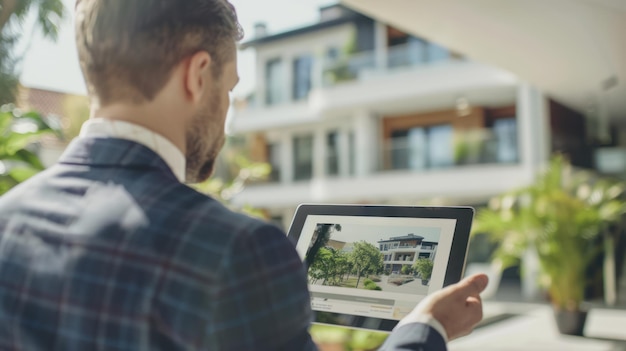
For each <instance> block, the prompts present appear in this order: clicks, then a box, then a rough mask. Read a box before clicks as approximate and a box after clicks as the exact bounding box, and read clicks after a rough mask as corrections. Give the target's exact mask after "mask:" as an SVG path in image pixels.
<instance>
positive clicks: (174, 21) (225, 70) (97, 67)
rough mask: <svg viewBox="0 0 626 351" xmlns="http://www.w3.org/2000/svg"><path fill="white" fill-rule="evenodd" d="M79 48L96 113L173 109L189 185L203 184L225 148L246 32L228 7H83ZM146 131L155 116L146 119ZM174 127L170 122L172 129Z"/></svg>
mask: <svg viewBox="0 0 626 351" xmlns="http://www.w3.org/2000/svg"><path fill="white" fill-rule="evenodd" d="M76 10H77V14H76V41H77V48H78V53H79V58H80V62H81V67H82V70H83V74H84V76H85V81H86V83H87V88H88V90H89V94H90V95H91V98H92V100H93V103H94V104H95V105H97V106H99V107H106V106H110V105H116V104H123V105H125V106H143V105H149V104H152V103H154V102H155V101H158V102H161V105H162V106H176V115H172V116H169V117H168V118H169V119H170V122H171V121H172V120H175V121H176V122H177V124H178V125H180V126H181V128H185V144H186V145H185V146H186V157H187V164H188V167H187V168H188V169H187V171H188V172H187V173H188V175H187V178H188V180H189V181H192V182H193V181H200V180H203V179H206V178H207V177H208V176H209V175H210V174H211V172H212V164H213V161H214V158H215V157H216V156H217V154H218V152H219V150H220V149H221V147H222V145H223V142H224V121H225V117H226V112H227V110H228V107H229V104H230V98H229V94H228V93H229V91H230V90H232V88H233V87H234V85H235V84H236V83H237V80H238V77H237V69H236V42H237V41H238V40H239V39H241V35H242V34H241V28H240V26H239V24H238V22H237V15H236V13H235V10H234V8H233V6H232V5H231V4H230V3H228V1H227V0H78V1H77V4H76ZM141 118H145V119H146V124H149V123H150V121H148V120H149V119H150V118H151V116H142V117H141ZM168 123H169V122H168Z"/></svg>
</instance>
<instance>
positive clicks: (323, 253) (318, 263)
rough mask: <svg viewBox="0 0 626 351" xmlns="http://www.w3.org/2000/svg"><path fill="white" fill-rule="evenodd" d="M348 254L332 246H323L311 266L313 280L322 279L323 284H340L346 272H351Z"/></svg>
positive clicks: (310, 271) (310, 272) (310, 275)
mask: <svg viewBox="0 0 626 351" xmlns="http://www.w3.org/2000/svg"><path fill="white" fill-rule="evenodd" d="M350 268H351V267H350V264H349V263H348V254H346V253H345V252H341V251H338V250H335V249H333V248H330V247H322V248H320V249H319V251H318V252H317V254H316V259H315V260H314V261H313V263H312V264H311V266H310V267H309V277H310V279H311V280H312V281H313V282H317V281H319V280H322V284H323V285H332V286H339V285H340V283H341V281H342V278H343V276H344V275H345V274H347V273H349V272H350Z"/></svg>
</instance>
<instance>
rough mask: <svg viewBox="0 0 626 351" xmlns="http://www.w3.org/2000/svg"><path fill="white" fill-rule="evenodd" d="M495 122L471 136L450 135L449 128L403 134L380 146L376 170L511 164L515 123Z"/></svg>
mask: <svg viewBox="0 0 626 351" xmlns="http://www.w3.org/2000/svg"><path fill="white" fill-rule="evenodd" d="M498 122H499V123H500V124H496V126H495V128H491V129H483V130H475V131H471V132H454V131H453V129H452V128H451V127H450V128H447V129H444V128H441V127H439V130H440V132H438V133H431V134H428V133H427V130H426V129H424V128H415V129H413V130H410V131H407V135H406V136H401V137H396V138H392V139H390V140H387V141H386V142H384V143H383V147H382V148H381V149H380V155H379V156H378V157H379V159H378V167H377V169H378V171H379V172H387V171H412V172H426V171H432V170H443V169H449V168H455V167H463V166H470V165H488V164H515V163H517V162H519V159H520V157H519V151H518V143H517V126H516V121H515V119H514V118H511V119H509V120H501V121H498ZM498 122H497V123H498ZM499 126H503V127H505V128H499ZM443 127H445V126H443ZM441 131H443V132H441ZM417 132H420V133H417Z"/></svg>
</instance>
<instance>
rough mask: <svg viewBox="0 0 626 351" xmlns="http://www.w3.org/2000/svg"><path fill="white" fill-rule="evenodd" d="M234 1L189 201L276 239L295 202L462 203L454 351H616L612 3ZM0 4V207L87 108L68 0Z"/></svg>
mask: <svg viewBox="0 0 626 351" xmlns="http://www.w3.org/2000/svg"><path fill="white" fill-rule="evenodd" d="M231 2H232V3H233V4H234V5H235V7H236V8H237V9H238V13H239V17H240V21H241V24H242V26H243V28H244V30H245V32H246V36H245V39H244V40H243V42H242V43H241V44H240V50H239V58H238V65H239V74H240V76H241V83H240V84H239V86H238V87H237V88H236V90H235V91H234V92H233V94H232V102H233V103H232V108H231V111H230V112H229V118H228V123H227V124H228V125H227V132H228V135H229V141H228V144H227V146H226V148H225V150H224V152H223V153H222V156H221V157H222V159H221V161H220V164H219V167H218V170H217V174H216V176H215V177H214V178H213V179H212V180H210V181H208V182H206V183H204V184H200V185H199V186H198V188H199V189H200V190H202V191H205V192H207V193H210V194H213V195H214V196H216V197H218V198H220V199H221V200H222V201H224V202H225V203H227V204H228V205H229V206H231V207H232V208H234V209H238V210H243V211H247V212H248V213H251V214H253V215H256V216H260V217H262V218H265V219H267V220H269V221H272V222H274V223H275V224H277V225H278V226H280V227H282V228H284V229H287V228H288V227H289V224H290V221H291V218H292V215H293V213H294V211H295V208H296V206H297V205H298V204H300V203H304V202H316V203H354V204H373V203H376V204H393V205H469V206H474V207H475V208H477V209H478V214H477V218H476V219H477V221H476V226H475V230H474V233H473V238H472V243H471V246H470V252H469V257H468V265H467V272H468V273H470V272H486V273H488V274H489V275H490V277H491V281H492V284H491V286H490V287H489V288H488V291H487V292H486V293H485V296H484V298H485V300H486V304H485V312H486V318H485V322H484V323H483V324H482V325H481V327H480V328H479V329H478V330H477V331H476V332H475V333H474V334H472V335H471V336H468V337H466V338H463V339H461V340H458V341H455V342H453V343H452V344H451V346H450V347H451V349H452V350H471V349H481V350H527V349H529V348H531V347H532V348H533V349H535V350H565V349H567V350H579V349H580V350H622V349H624V350H626V346H625V345H626V261H625V260H624V256H625V255H624V253H625V252H626V235H624V228H626V227H625V226H624V224H625V222H624V214H625V213H626V197H625V196H624V191H625V190H624V179H626V0H544V1H527V0H504V1H502V0H449V1H438V0H413V1H406V0H386V1H378V0H344V1H341V2H337V1H322V0H298V1H297V2H296V1H289V0H265V1H262V2H260V1H253V0H232V1H231ZM0 5H1V9H0V11H1V12H0V45H1V48H0V104H2V105H4V106H3V107H2V111H0V113H1V114H2V119H0V121H3V123H0V127H1V128H3V129H2V134H1V135H0V194H1V193H2V192H4V191H6V190H8V189H9V188H10V187H12V186H14V185H15V184H17V183H19V182H20V181H23V180H24V179H26V178H28V177H29V176H31V175H32V174H34V173H36V172H37V171H39V170H41V169H43V168H45V167H46V166H49V165H51V164H52V163H54V162H55V161H56V160H57V158H58V157H59V155H60V154H61V153H62V152H63V150H64V148H65V146H66V145H67V143H68V142H69V141H70V140H71V139H72V138H74V137H75V136H76V135H77V134H78V132H79V130H80V125H81V124H82V122H83V121H85V120H86V119H87V118H88V115H89V101H88V99H87V98H86V96H85V93H86V90H85V86H84V83H83V80H82V76H81V73H80V69H79V66H78V60H77V55H76V48H75V45H74V30H73V25H72V22H73V8H74V0H37V1H35V0H31V1H27V0H0ZM26 111H32V113H26ZM9 120H10V121H12V122H11V123H8V122H7V123H4V122H5V121H9ZM312 333H313V335H314V337H315V338H316V340H317V342H318V343H319V345H320V346H321V347H322V348H323V349H324V350H372V349H375V348H376V347H377V346H378V345H380V343H381V342H382V341H383V340H384V337H385V334H378V333H370V332H367V331H361V330H350V329H345V328H337V327H330V326H325V325H316V326H314V328H313V330H312ZM572 334H573V335H577V336H572Z"/></svg>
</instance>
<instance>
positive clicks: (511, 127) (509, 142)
mask: <svg viewBox="0 0 626 351" xmlns="http://www.w3.org/2000/svg"><path fill="white" fill-rule="evenodd" d="M493 133H494V135H495V139H496V145H497V146H496V157H497V160H498V162H501V163H514V162H517V160H518V146H517V120H516V119H515V117H510V118H500V119H497V120H495V121H494V123H493Z"/></svg>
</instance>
